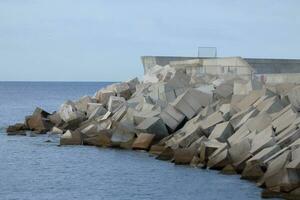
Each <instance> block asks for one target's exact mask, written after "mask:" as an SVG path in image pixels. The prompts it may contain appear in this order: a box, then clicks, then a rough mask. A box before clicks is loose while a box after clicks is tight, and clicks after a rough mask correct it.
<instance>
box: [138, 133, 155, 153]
mask: <svg viewBox="0 0 300 200" xmlns="http://www.w3.org/2000/svg"><path fill="white" fill-rule="evenodd" d="M154 137H155V135H154V134H149V133H140V134H138V136H137V138H136V139H135V141H134V142H133V144H132V148H133V149H141V150H149V148H150V146H151V144H152V142H153V140H154Z"/></svg>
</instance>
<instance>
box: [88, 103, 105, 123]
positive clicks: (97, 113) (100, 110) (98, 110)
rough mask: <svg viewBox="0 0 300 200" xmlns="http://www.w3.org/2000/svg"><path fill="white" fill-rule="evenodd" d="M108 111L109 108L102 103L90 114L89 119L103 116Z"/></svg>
mask: <svg viewBox="0 0 300 200" xmlns="http://www.w3.org/2000/svg"><path fill="white" fill-rule="evenodd" d="M106 113H107V110H106V109H105V108H104V107H103V106H102V105H101V106H98V107H97V108H96V109H95V110H94V111H93V112H91V114H90V115H89V118H88V119H89V120H91V119H95V118H97V117H100V116H103V115H105V114H106Z"/></svg>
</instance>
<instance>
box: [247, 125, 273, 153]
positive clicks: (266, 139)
mask: <svg viewBox="0 0 300 200" xmlns="http://www.w3.org/2000/svg"><path fill="white" fill-rule="evenodd" d="M274 136H275V133H274V131H273V128H272V126H268V127H267V128H265V129H264V130H263V131H261V132H259V133H258V134H257V135H255V137H254V138H253V140H252V147H251V150H250V153H251V154H253V155H255V154H256V153H258V152H259V151H261V150H262V149H264V148H267V147H271V146H273V145H275V143H276V140H275V137H274Z"/></svg>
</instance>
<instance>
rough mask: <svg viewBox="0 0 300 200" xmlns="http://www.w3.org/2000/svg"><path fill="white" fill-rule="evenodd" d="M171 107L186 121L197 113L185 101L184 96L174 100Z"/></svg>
mask: <svg viewBox="0 0 300 200" xmlns="http://www.w3.org/2000/svg"><path fill="white" fill-rule="evenodd" d="M171 105H172V106H173V107H174V108H176V109H177V110H178V111H179V112H181V113H183V114H184V115H185V116H186V117H187V118H188V119H191V118H193V117H194V116H195V114H196V112H197V111H196V110H194V109H193V107H192V106H191V105H190V104H189V103H188V102H186V101H185V94H182V95H180V96H179V97H177V98H176V100H175V101H174V102H172V103H171Z"/></svg>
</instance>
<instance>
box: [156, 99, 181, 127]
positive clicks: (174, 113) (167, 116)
mask: <svg viewBox="0 0 300 200" xmlns="http://www.w3.org/2000/svg"><path fill="white" fill-rule="evenodd" d="M160 118H161V119H162V120H163V121H164V123H165V124H166V125H167V126H168V127H169V128H170V129H171V130H172V131H174V130H175V129H176V128H177V127H178V125H179V124H180V123H181V122H182V121H183V120H184V118H185V115H184V114H182V113H181V112H180V111H178V110H176V109H175V108H174V107H173V106H172V105H170V104H169V105H168V106H167V107H166V108H165V109H164V110H163V111H162V112H161V114H160Z"/></svg>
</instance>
